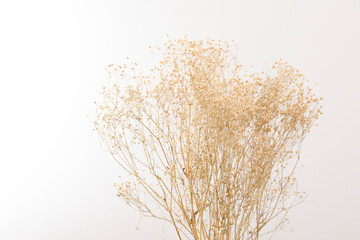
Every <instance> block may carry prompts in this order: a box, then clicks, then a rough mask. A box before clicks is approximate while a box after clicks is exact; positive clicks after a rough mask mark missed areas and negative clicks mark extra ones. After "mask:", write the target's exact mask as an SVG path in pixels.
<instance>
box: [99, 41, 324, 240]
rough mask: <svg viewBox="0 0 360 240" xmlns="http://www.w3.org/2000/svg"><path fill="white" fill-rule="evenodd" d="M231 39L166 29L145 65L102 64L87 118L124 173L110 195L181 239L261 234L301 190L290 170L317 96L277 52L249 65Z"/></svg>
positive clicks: (281, 220) (281, 218) (277, 222)
mask: <svg viewBox="0 0 360 240" xmlns="http://www.w3.org/2000/svg"><path fill="white" fill-rule="evenodd" d="M231 49H232V44H231V43H229V42H220V41H214V40H211V39H208V40H205V41H203V40H200V41H191V40H188V39H187V38H186V37H185V38H183V39H175V40H171V39H169V41H168V42H167V43H165V44H164V46H163V47H161V48H156V49H155V51H156V52H157V53H158V54H160V56H161V60H160V62H159V64H158V65H157V66H156V67H154V68H153V69H150V71H149V72H148V73H146V74H144V73H138V72H137V70H136V67H137V64H136V63H134V62H130V63H129V64H124V65H113V64H111V65H109V66H108V67H107V69H106V70H107V73H108V75H109V80H110V81H109V86H106V87H104V88H103V97H104V100H103V101H102V102H101V103H97V107H98V108H97V109H98V110H97V117H96V120H95V122H94V125H95V129H96V130H97V131H98V133H99V135H100V136H101V138H102V140H103V143H104V144H105V146H106V148H107V149H108V150H109V152H110V153H111V154H112V156H113V158H114V159H115V160H116V161H117V162H118V163H119V164H120V165H121V166H122V167H123V169H124V170H125V171H126V172H127V173H128V174H129V175H130V177H131V179H132V180H131V181H130V180H128V181H126V182H124V183H121V184H117V185H116V187H117V189H118V196H119V197H121V198H122V199H124V200H125V201H126V202H127V203H128V204H129V205H131V207H133V208H135V209H137V210H139V211H140V212H142V213H143V214H144V215H146V216H151V217H156V218H159V219H162V220H164V221H167V222H169V223H171V224H172V225H173V226H174V228H175V230H176V233H177V235H178V238H179V239H185V238H190V239H196V240H203V239H216V240H229V239H234V240H245V239H248V240H250V239H251V240H253V239H259V238H260V236H262V235H265V234H273V233H274V232H276V231H277V230H278V229H280V228H281V227H282V226H284V224H286V223H287V222H288V218H287V214H288V211H289V209H290V208H292V207H294V206H296V205H297V204H299V203H300V202H302V201H303V199H304V196H305V195H304V192H302V191H299V190H298V189H297V184H296V178H295V176H294V171H295V169H296V167H297V165H298V161H299V157H300V147H301V143H302V141H303V140H304V138H305V136H306V135H307V134H308V132H309V131H310V129H311V127H312V126H313V124H314V122H315V121H316V120H317V119H318V117H319V115H320V114H321V113H322V112H321V104H320V101H321V100H322V99H321V98H318V97H316V96H315V95H314V94H313V93H312V89H311V88H310V87H308V86H305V82H306V81H305V79H304V76H303V75H302V74H301V73H300V72H299V71H298V70H297V69H294V68H293V67H292V66H290V65H289V64H287V63H286V62H285V61H283V60H279V61H277V62H275V63H274V64H273V65H272V66H268V67H265V68H264V69H263V70H262V71H260V72H250V71H247V70H245V69H244V67H243V66H242V65H241V64H239V63H238V62H237V58H236V55H235V54H234V53H233V51H232V50H231ZM145 178H146V179H145ZM269 223H273V224H272V225H271V224H269ZM270 225H271V226H273V227H272V228H269V227H267V226H270Z"/></svg>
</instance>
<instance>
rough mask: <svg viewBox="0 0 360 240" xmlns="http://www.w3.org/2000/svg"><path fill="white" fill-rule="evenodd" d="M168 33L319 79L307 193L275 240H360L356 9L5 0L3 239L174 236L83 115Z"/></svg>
mask: <svg viewBox="0 0 360 240" xmlns="http://www.w3.org/2000/svg"><path fill="white" fill-rule="evenodd" d="M167 33H168V34H169V35H170V36H171V37H174V38H176V37H182V36H184V34H189V37H190V39H204V38H205V37H210V38H213V39H219V40H235V42H236V44H237V45H238V47H239V53H240V61H241V62H242V63H243V64H244V65H251V64H254V65H256V66H261V65H262V64H263V63H264V62H267V63H272V62H273V61H274V60H277V59H279V58H280V57H281V58H283V59H285V60H287V61H288V62H289V63H290V64H291V65H293V66H295V67H296V68H298V69H300V71H301V72H302V73H304V74H305V76H306V77H307V79H309V80H310V81H311V82H313V83H315V82H318V83H319V85H318V86H317V87H316V89H315V91H316V93H317V94H319V95H321V96H323V97H324V102H323V104H324V115H323V116H322V117H321V119H320V121H319V126H318V127H315V128H314V129H313V131H312V132H311V133H310V135H309V136H308V138H307V139H306V140H305V142H304V144H303V151H302V162H303V163H304V167H303V168H301V170H300V171H299V173H298V176H299V186H300V187H301V188H302V189H305V190H307V192H308V193H309V194H310V196H309V198H308V201H307V202H306V203H304V204H303V205H301V206H299V207H297V208H296V209H294V210H293V211H292V214H291V216H290V217H291V220H292V221H291V224H290V225H289V226H288V228H287V229H288V230H287V231H284V232H280V233H279V234H278V235H276V236H275V238H274V239H279V240H289V239H290V240H303V239H316V240H339V239H341V240H342V239H344V240H358V239H360V231H359V228H360V220H359V216H360V207H359V202H360V181H359V179H360V177H359V169H360V157H359V149H360V145H359V143H360V141H359V137H360V131H359V125H358V124H359V122H360V114H359V110H360V109H359V103H360V97H359V95H360V83H359V82H360V79H359V76H360V47H359V43H360V1H358V0H337V1H335V0H326V1H320V0H306V1H294V0H284V1H267V0H264V1H256V0H255V1H254V0H252V1H242V0H237V1H236V0H233V1H227V0H222V1H210V0H204V1H196V0H193V1H189V0H174V1H171V0H142V1H141V0H137V1H136V0H132V1H130V0H128V1H120V0H118V1H109V0H101V1H100V0H99V1H89V0H87V1H79V0H73V1H64V0H62V1H36V0H33V1H1V3H0V61H1V62H0V114H1V115H0V239H4V240H8V239H9V240H10V239H16V240H20V239H21V240H22V239H36V240H48V239H66V240H78V239H80V240H82V239H86V240H91V239H106V240H107V239H109V240H112V239H114V240H115V239H154V240H156V239H169V240H171V239H176V238H175V234H174V232H173V231H172V230H171V229H170V228H169V227H166V226H165V230H163V224H162V223H161V222H159V221H157V220H154V219H146V218H140V217H139V214H138V213H137V212H136V211H134V210H132V209H129V208H128V207H127V206H126V205H125V204H124V203H123V202H122V201H121V200H120V199H118V198H117V197H116V192H115V189H114V188H113V183H114V182H116V181H117V177H118V176H119V174H120V172H121V171H120V168H119V167H118V166H117V165H116V164H115V162H114V161H113V160H112V159H111V158H110V155H109V154H108V153H106V152H105V151H103V150H102V149H101V148H100V144H99V139H98V136H97V135H96V133H95V132H93V131H92V125H91V121H90V119H89V118H87V117H86V115H90V117H91V115H93V113H94V111H95V107H94V104H93V102H94V101H95V100H97V98H99V89H100V87H101V85H102V84H103V83H104V82H105V81H106V77H105V76H106V75H105V71H104V68H105V66H106V65H107V64H109V63H122V62H123V61H124V60H125V58H126V56H130V57H131V58H132V59H133V60H135V61H137V62H139V63H143V64H151V63H153V62H152V61H154V59H155V58H154V57H153V56H151V54H150V53H149V50H148V45H161V44H162V43H163V42H164V41H165V40H166V38H165V34H167ZM136 227H139V228H140V230H138V231H137V230H136ZM292 228H293V229H294V231H293V232H291V231H290V229H292ZM167 229H169V230H167Z"/></svg>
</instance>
